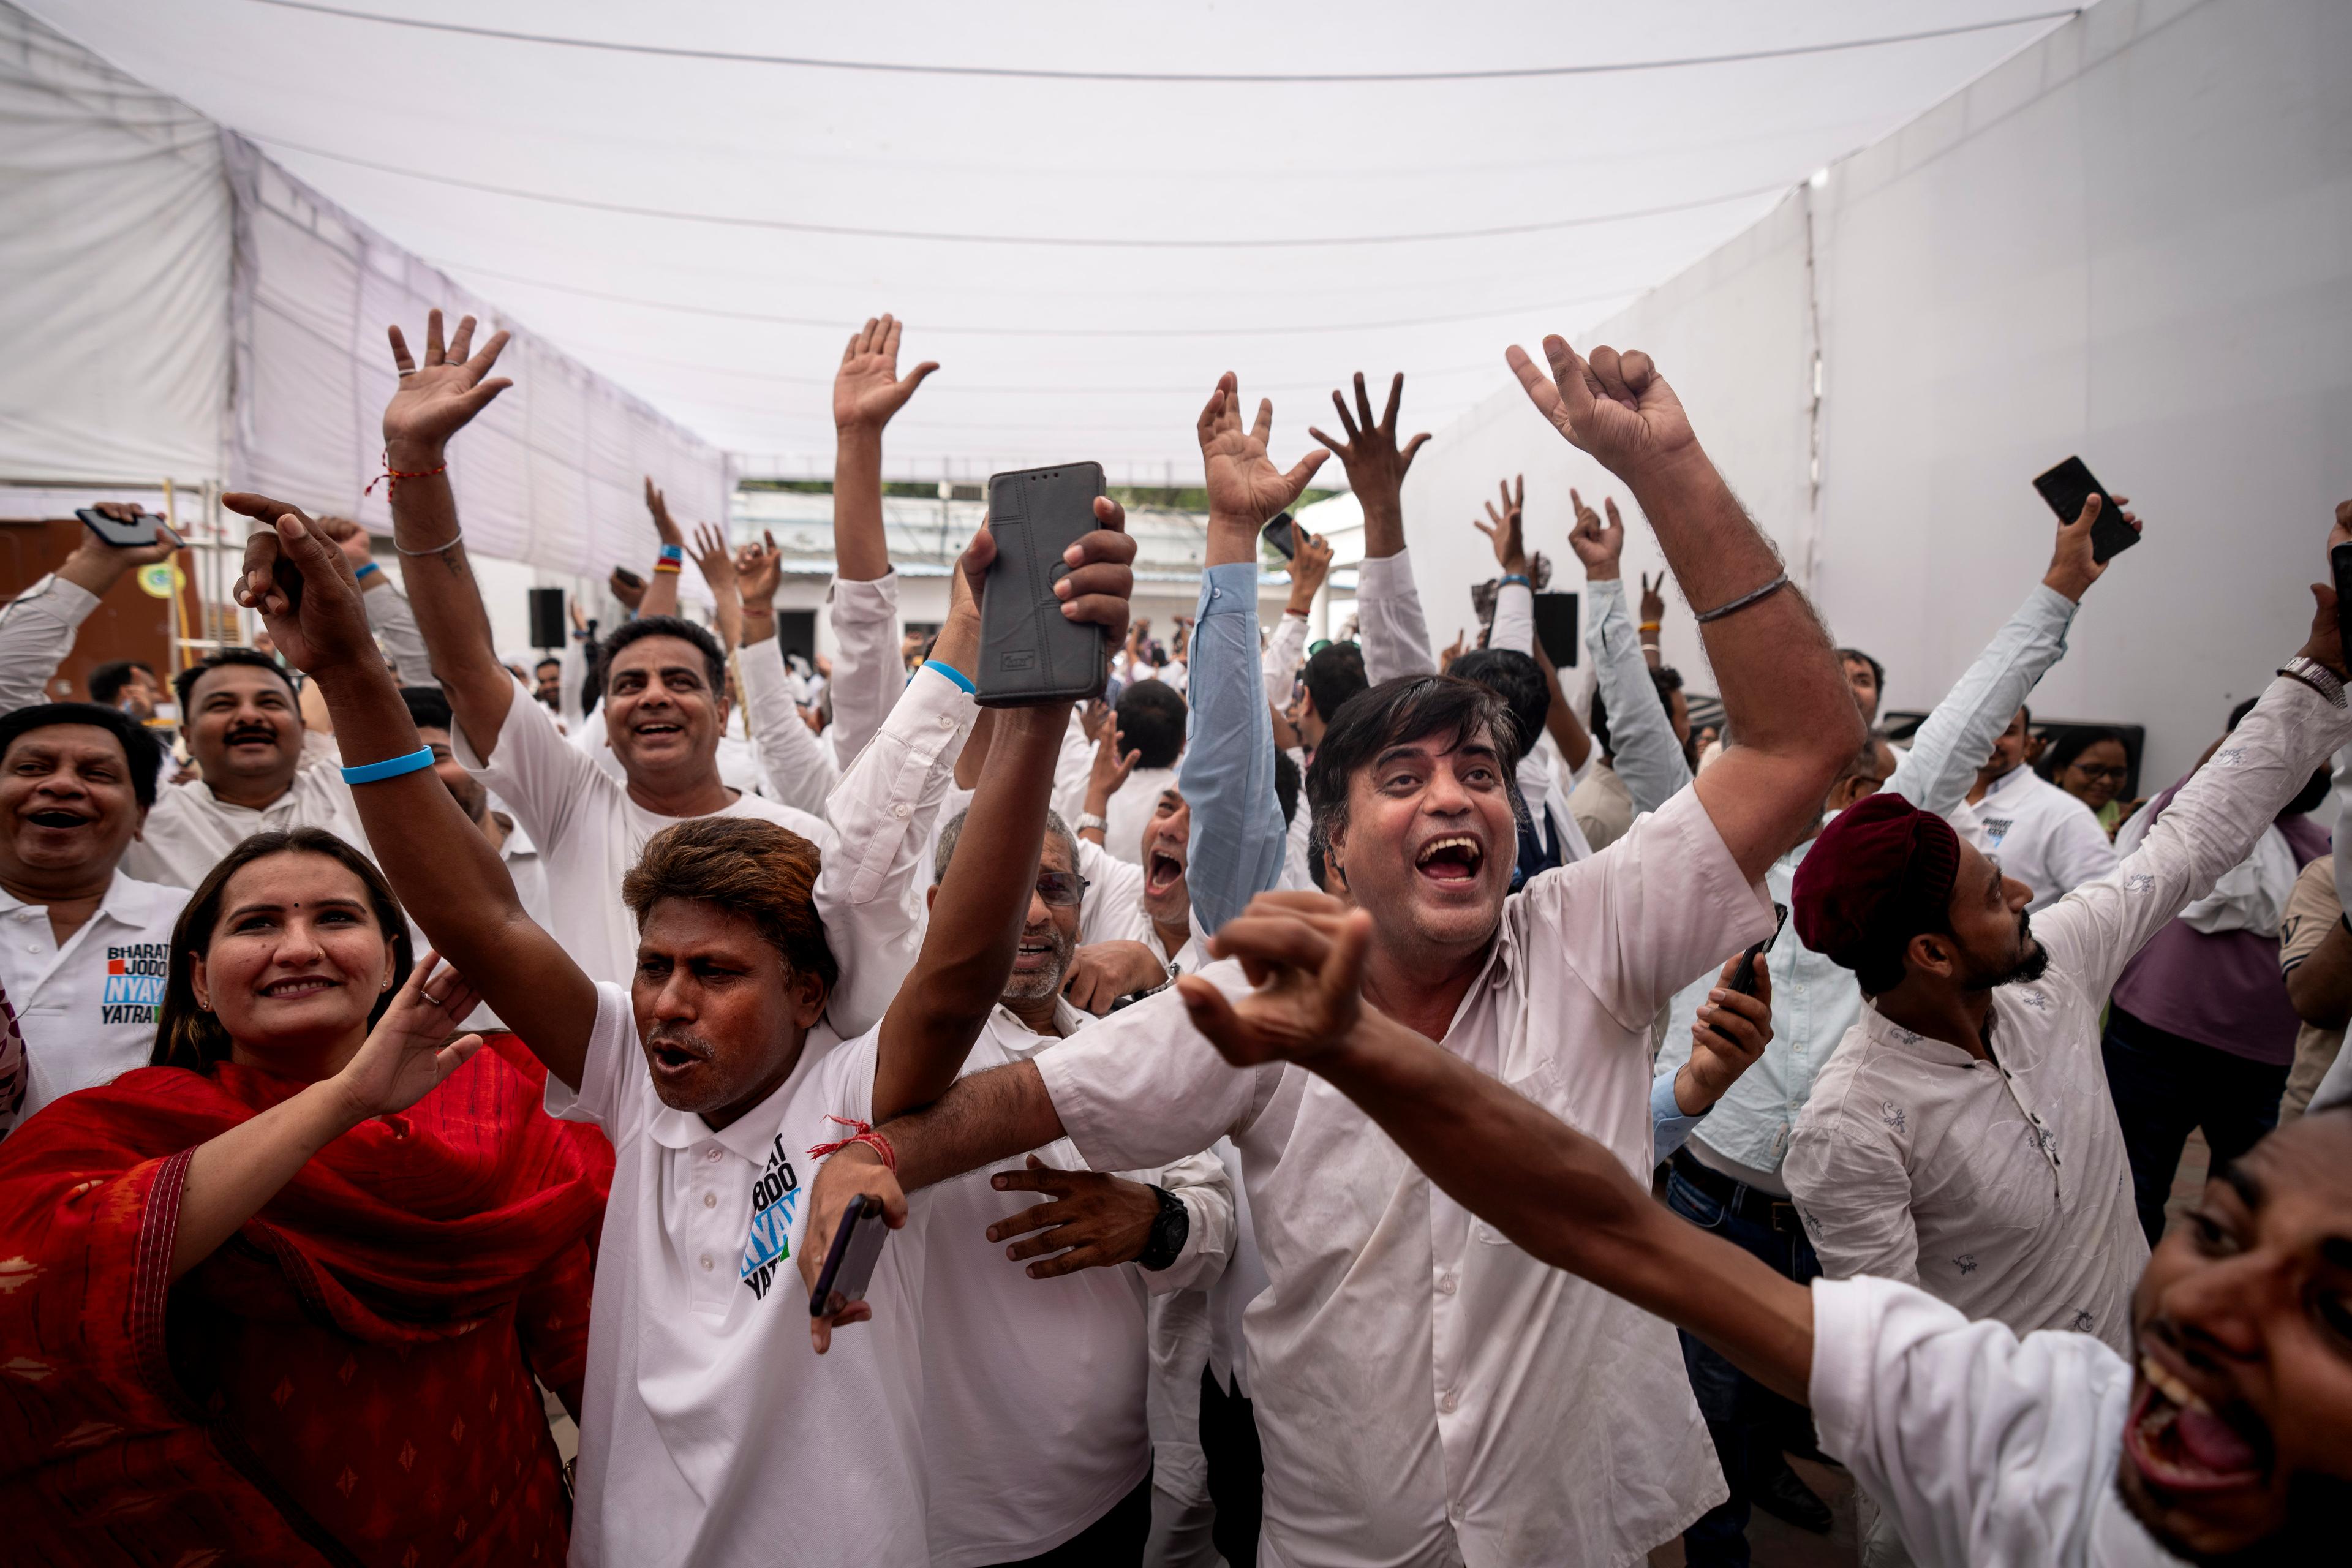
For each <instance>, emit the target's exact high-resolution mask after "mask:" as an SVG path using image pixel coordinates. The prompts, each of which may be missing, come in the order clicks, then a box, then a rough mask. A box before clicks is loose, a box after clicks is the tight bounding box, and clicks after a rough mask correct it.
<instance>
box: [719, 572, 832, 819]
mask: <svg viewBox="0 0 2352 1568" xmlns="http://www.w3.org/2000/svg"><path fill="white" fill-rule="evenodd" d="M762 538H763V541H764V542H762V543H760V544H746V545H744V546H743V547H742V548H741V549H740V550H738V551H737V552H735V577H736V582H737V584H739V592H740V594H741V595H742V599H743V647H742V651H741V653H740V655H739V656H738V658H737V660H736V678H737V679H739V680H740V681H741V682H742V685H743V710H744V712H745V713H746V714H747V715H748V716H749V718H750V721H751V746H752V749H753V750H754V751H756V752H759V754H760V767H761V771H762V772H764V773H766V774H767V775H768V788H769V790H770V792H771V793H772V794H773V795H775V797H776V798H777V799H778V800H780V801H782V802H783V803H784V804H785V805H793V806H798V807H799V808H800V809H801V810H803V811H805V812H809V813H811V814H813V815H814V816H824V812H825V797H826V796H827V795H831V794H832V793H833V789H834V786H835V784H839V783H840V782H841V769H840V768H839V767H838V766H837V765H835V763H834V760H833V758H832V757H831V756H829V755H828V754H827V753H826V752H825V749H824V747H823V746H821V745H819V744H818V743H817V738H816V736H815V735H814V733H812V732H811V731H810V730H809V727H808V725H807V723H806V722H805V721H803V719H802V718H801V714H800V709H799V707H798V706H797V705H796V704H795V703H794V702H793V694H792V689H791V686H790V683H789V681H788V680H787V679H786V676H785V671H784V660H783V654H782V648H781V646H780V645H779V644H778V642H777V640H776V588H777V585H778V584H780V583H781V582H782V578H783V552H782V551H781V550H779V549H778V548H777V547H776V539H775V535H773V534H766V535H763V536H762Z"/></svg>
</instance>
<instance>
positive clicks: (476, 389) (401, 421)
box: [383, 310, 514, 471]
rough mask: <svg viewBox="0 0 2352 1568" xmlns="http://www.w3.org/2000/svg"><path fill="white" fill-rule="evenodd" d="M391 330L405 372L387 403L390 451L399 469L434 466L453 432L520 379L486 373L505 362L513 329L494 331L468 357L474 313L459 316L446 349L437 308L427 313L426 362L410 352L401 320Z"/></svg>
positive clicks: (396, 356) (385, 427)
mask: <svg viewBox="0 0 2352 1568" xmlns="http://www.w3.org/2000/svg"><path fill="white" fill-rule="evenodd" d="M386 335H387V336H389V337H390V338H391V340H392V363H393V364H394V366H395V367H396V368H397V369H398V370H399V372H400V385H399V387H398V388H397V389H396V390H394V393H393V395H392V401H391V402H390V403H387V404H385V405H384V408H383V447H384V452H385V455H386V457H387V458H388V459H389V460H390V464H391V467H392V468H394V469H396V470H401V471H407V470H408V469H412V468H419V467H430V466H432V463H437V462H438V461H439V460H440V456H441V447H442V446H443V444H444V443H446V441H447V440H448V439H449V437H452V436H454V435H456V434H457V432H458V431H460V430H462V429H464V428H465V427H466V426H467V424H468V423H469V422H471V420H472V419H473V417H474V416H475V415H477V414H479V413H480V412H481V411H482V410H483V409H485V408H488V406H489V405H490V403H491V401H492V400H493V399H495V398H496V397H497V396H498V395H499V393H501V392H504V391H505V390H506V389H507V388H508V387H509V386H512V385H513V384H514V383H513V382H512V381H509V379H508V378H506V377H505V376H499V378H498V379H497V380H495V381H485V380H483V379H482V378H483V377H484V376H487V375H488V374H490V367H491V366H492V365H495V364H496V363H499V353H500V352H501V351H502V350H504V349H505V348H506V346H507V334H506V333H505V332H503V331H499V332H493V333H491V334H490V341H489V342H486V343H484V344H483V345H482V352H481V353H478V354H475V355H474V356H473V357H472V358H470V359H468V358H467V353H466V351H467V349H469V348H470V347H472V346H473V342H474V318H473V317H471V316H467V317H464V318H462V319H460V320H459V321H458V322H457V336H456V337H454V338H452V339H450V340H449V343H448V346H447V347H446V349H445V348H443V346H442V343H441V312H440V311H439V310H433V311H431V312H429V313H428V314H427V315H426V316H425V359H424V363H417V362H416V361H415V360H413V359H411V358H410V357H409V353H408V340H407V339H406V338H404V337H403V336H401V332H400V328H399V327H398V326H397V325H394V326H392V327H390V328H387V329H386ZM426 458H430V459H431V462H425V459H426Z"/></svg>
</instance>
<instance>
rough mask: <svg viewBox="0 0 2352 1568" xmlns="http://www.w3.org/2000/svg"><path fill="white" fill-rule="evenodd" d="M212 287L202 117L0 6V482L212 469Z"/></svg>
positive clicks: (209, 190) (222, 387)
mask: <svg viewBox="0 0 2352 1568" xmlns="http://www.w3.org/2000/svg"><path fill="white" fill-rule="evenodd" d="M228 280H229V202H228V189H227V186H226V184H224V183H223V181H222V178H221V154H220V142H219V135H218V132H216V131H215V129H214V127H213V125H212V123H211V122H210V121H207V120H205V118H204V117H203V116H202V115H200V114H198V113H196V112H195V111H194V110H192V109H190V108H188V107H187V106H186V105H185V104H183V103H180V102H178V101H177V100H173V99H172V98H170V97H167V96H165V95H164V94H163V93H161V92H158V91H155V90H154V89H152V88H148V87H145V86H142V84H141V83H139V82H136V81H133V80H132V79H131V78H129V77H127V76H124V75H123V74H122V73H121V71H118V70H116V69H115V68H113V67H111V66H110V65H108V64H106V63H105V62H104V61H102V60H100V59H98V58H96V57H94V56H92V55H90V54H89V52H88V51H87V50H84V49H83V48H81V47H79V46H78V45H75V44H71V43H68V42H67V41H66V40H65V39H63V38H61V37H58V35H57V34H55V33H52V32H51V31H50V30H49V29H48V28H47V27H45V26H42V25H41V24H39V23H38V22H36V21H34V20H33V19H32V18H31V17H29V16H26V15H25V14H24V13H23V12H22V11H18V10H16V9H15V8H14V7H12V6H7V5H0V344H5V345H6V349H5V355H6V359H5V364H6V369H5V373H0V474H6V475H9V476H12V477H17V478H53V479H101V480H104V479H150V480H152V479H164V478H169V479H174V480H178V481H182V482H194V481H200V480H203V479H212V478H216V477H217V476H218V475H219V473H220V471H221V438H222V433H223V429H224V424H225V418H226V411H227V407H228V380H229V368H228V367H229V331H228V287H229V282H228Z"/></svg>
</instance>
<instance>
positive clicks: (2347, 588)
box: [2327, 544, 2352, 648]
mask: <svg viewBox="0 0 2352 1568" xmlns="http://www.w3.org/2000/svg"><path fill="white" fill-rule="evenodd" d="M2327 566H2328V570H2329V571H2330V572H2332V573H2333V574H2335V577H2336V636H2337V637H2340V638H2342V639H2343V642H2344V646H2345V647H2347V648H2352V544H2339V545H2336V547H2335V548H2334V549H2332V550H2330V551H2328V552H2327Z"/></svg>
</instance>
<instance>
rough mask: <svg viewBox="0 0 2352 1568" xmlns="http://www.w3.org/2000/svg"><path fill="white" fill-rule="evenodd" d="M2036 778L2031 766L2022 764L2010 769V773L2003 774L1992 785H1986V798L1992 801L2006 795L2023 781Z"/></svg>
mask: <svg viewBox="0 0 2352 1568" xmlns="http://www.w3.org/2000/svg"><path fill="white" fill-rule="evenodd" d="M2034 776H2035V774H2034V772H2033V769H2032V767H2031V766H2029V765H2028V764H2026V763H2018V764H2017V766H2015V767H2013V768H2011V769H2010V770H2009V772H2007V773H2003V774H2001V775H2000V777H1999V778H1997V779H1995V780H1993V781H1992V783H1990V784H1987V785H1985V798H1986V799H1987V800H1990V799H1991V798H1992V797H1993V796H1995V795H2005V794H2007V793H2008V792H2009V791H2010V789H2011V787H2013V786H2015V785H2016V784H2019V783H2021V781H2023V780H2025V779H2030V778H2032V777H2034Z"/></svg>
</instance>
